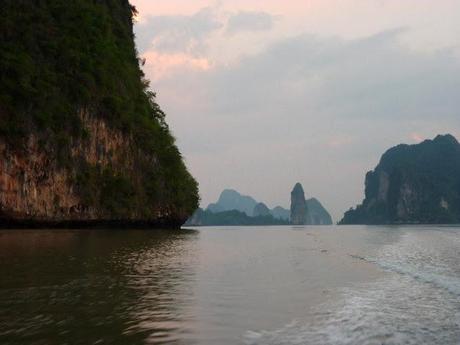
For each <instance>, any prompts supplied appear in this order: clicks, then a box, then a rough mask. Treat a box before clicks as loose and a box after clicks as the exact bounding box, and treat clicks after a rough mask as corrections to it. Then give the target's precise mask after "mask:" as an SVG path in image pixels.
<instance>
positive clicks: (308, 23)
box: [131, 0, 460, 220]
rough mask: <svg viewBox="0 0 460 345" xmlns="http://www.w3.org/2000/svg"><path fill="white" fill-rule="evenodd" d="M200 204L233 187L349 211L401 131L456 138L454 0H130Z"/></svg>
mask: <svg viewBox="0 0 460 345" xmlns="http://www.w3.org/2000/svg"><path fill="white" fill-rule="evenodd" d="M131 2H132V3H133V4H134V5H135V6H136V7H137V9H138V10H139V17H138V18H137V23H136V27H135V31H136V36H137V44H138V49H139V52H140V54H141V55H142V56H143V57H145V58H146V61H147V62H146V65H145V66H144V70H145V72H146V74H147V77H148V78H149V79H150V80H151V82H152V83H151V85H152V88H153V89H154V91H156V92H157V96H158V102H159V103H160V105H161V106H162V108H163V109H164V110H165V111H166V113H167V120H168V123H169V124H170V127H171V129H172V131H173V133H174V135H175V136H176V137H177V143H178V146H179V148H180V150H181V152H182V153H183V154H184V157H185V160H186V163H187V165H188V167H189V169H190V170H191V172H192V174H193V175H194V176H195V177H196V178H197V180H198V182H199V183H200V192H201V197H202V205H203V206H207V204H208V203H210V202H213V201H215V200H216V199H217V198H218V196H219V193H220V192H221V191H222V190H223V189H224V188H234V189H236V190H238V191H240V192H242V193H243V194H249V195H251V196H253V197H254V198H256V199H257V200H260V201H264V202H266V203H267V204H268V206H270V207H274V206H276V205H281V206H284V207H289V197H290V191H291V189H292V187H293V186H294V184H295V182H301V183H302V184H303V186H304V189H305V192H306V195H307V197H311V196H315V197H317V198H318V199H319V200H320V201H321V202H322V203H323V204H324V206H325V207H326V208H327V209H328V210H329V211H330V212H331V213H332V215H333V217H334V218H335V220H339V219H340V217H341V216H342V214H343V212H344V211H345V210H347V209H348V208H349V207H350V206H354V205H356V204H357V203H360V202H361V200H362V198H363V190H364V176H365V173H366V172H367V171H368V170H371V169H373V168H374V167H375V165H376V164H377V163H378V160H379V159H380V156H381V154H382V153H383V152H384V151H385V150H386V149H387V148H390V147H391V146H394V145H396V144H399V143H416V142H419V141H421V140H423V139H424V138H432V137H434V136H435V135H437V134H440V133H452V134H454V135H455V136H457V138H460V1H458V0H335V1H332V0H304V1H300V0H299V1H297V0H292V1H289V0H217V1H207V0H196V1H194V0H131Z"/></svg>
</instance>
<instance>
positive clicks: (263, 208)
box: [252, 202, 271, 217]
mask: <svg viewBox="0 0 460 345" xmlns="http://www.w3.org/2000/svg"><path fill="white" fill-rule="evenodd" d="M252 216H253V217H265V216H271V213H270V209H269V208H268V207H267V205H265V204H264V203H263V202H259V203H258V204H257V205H256V206H255V207H254V210H253V211H252Z"/></svg>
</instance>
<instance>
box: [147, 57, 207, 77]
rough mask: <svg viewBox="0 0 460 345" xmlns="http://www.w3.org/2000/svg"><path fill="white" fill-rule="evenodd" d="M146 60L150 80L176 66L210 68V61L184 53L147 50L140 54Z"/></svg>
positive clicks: (165, 73)
mask: <svg viewBox="0 0 460 345" xmlns="http://www.w3.org/2000/svg"><path fill="white" fill-rule="evenodd" d="M142 58H144V59H145V60H146V63H145V67H144V68H145V69H146V70H148V72H149V74H148V75H149V77H150V78H151V79H152V80H158V79H161V78H163V77H164V76H165V75H167V74H168V73H170V72H171V71H173V70H174V69H177V68H183V67H185V68H191V69H195V70H202V71H206V70H209V69H210V68H211V63H210V61H209V60H208V59H206V58H197V57H193V56H191V55H187V54H185V53H174V54H162V53H158V52H156V51H149V52H146V53H144V54H142Z"/></svg>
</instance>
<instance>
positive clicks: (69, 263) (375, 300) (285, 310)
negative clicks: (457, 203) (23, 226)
mask: <svg viewBox="0 0 460 345" xmlns="http://www.w3.org/2000/svg"><path fill="white" fill-rule="evenodd" d="M459 252H460V228H455V227H356V226H344V227H336V226H331V227H313V226H310V227H289V226H287V227H250V228H248V227H246V228H245V227H229V228H201V229H197V230H181V231H175V232H168V231H100V230H99V231H89V230H84V231H43V230H41V231H35V230H33V231H32V230H31V231H0V271H1V274H2V279H1V280H0V343H2V344H24V343H27V344H63V343H72V344H104V343H112V344H126V343H129V344H161V343H165V344H224V345H225V344H268V345H270V344H277V345H283V344H294V345H296V344H458V343H459V342H460V258H459V256H458V253H459Z"/></svg>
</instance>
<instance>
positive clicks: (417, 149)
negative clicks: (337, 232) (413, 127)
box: [340, 135, 460, 224]
mask: <svg viewBox="0 0 460 345" xmlns="http://www.w3.org/2000/svg"><path fill="white" fill-rule="evenodd" d="M365 186H366V188H365V199H364V201H363V203H362V204H361V205H359V206H357V207H356V209H351V210H350V211H348V212H346V213H345V216H344V218H343V219H342V221H341V222H340V223H341V224H389V223H390V224H391V223H458V222H460V144H459V143H458V141H457V140H456V139H455V138H454V137H453V136H451V135H443V136H442V135H440V136H437V137H436V138H435V139H434V140H426V141H424V142H422V143H420V144H417V145H399V146H396V147H394V148H392V149H390V150H388V151H387V152H386V153H385V154H384V155H383V156H382V159H381V160H380V163H379V164H378V166H377V167H376V168H375V170H374V171H371V172H369V173H367V175H366V182H365Z"/></svg>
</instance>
